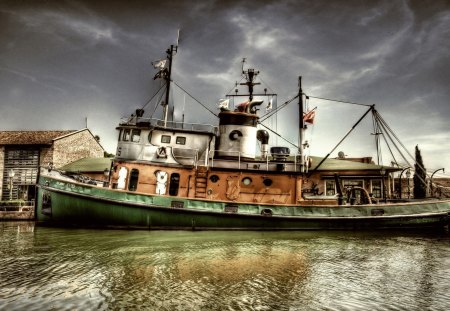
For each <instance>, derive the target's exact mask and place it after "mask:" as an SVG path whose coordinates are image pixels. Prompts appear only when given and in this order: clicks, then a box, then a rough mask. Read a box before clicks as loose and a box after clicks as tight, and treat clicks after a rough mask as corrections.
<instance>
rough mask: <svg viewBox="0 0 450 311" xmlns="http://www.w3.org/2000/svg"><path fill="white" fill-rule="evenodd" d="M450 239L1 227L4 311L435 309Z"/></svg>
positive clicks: (449, 267)
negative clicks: (84, 310)
mask: <svg viewBox="0 0 450 311" xmlns="http://www.w3.org/2000/svg"><path fill="white" fill-rule="evenodd" d="M449 241H450V239H449V236H448V235H447V234H443V235H439V234H424V233H420V234H405V233H398V234H389V235H387V234H386V233H385V232H381V233H380V232H378V233H369V232H368V233H355V232H189V231H173V232H168V231H119V230H117V231H112V230H84V229H83V230H82V229H79V230H78V229H60V228H43V227H36V228H35V227H34V224H33V223H9V222H8V223H0V255H1V258H2V264H1V266H0V309H7V310H24V309H26V310H52V309H58V310H74V309H77V310H81V309H99V310H109V309H148V310H156V309H158V310H324V309H326V310H343V309H345V310H374V309H376V310H383V309H385V310H388V309H403V310H422V309H427V310H433V309H435V310H439V309H442V308H443V307H445V306H446V304H447V301H448V299H449V298H450V291H449V289H450V288H449V285H448V284H450V261H449V259H448V253H449V251H450V244H449Z"/></svg>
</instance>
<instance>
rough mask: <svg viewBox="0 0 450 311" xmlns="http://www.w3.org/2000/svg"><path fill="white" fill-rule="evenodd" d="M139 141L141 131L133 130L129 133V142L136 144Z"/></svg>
mask: <svg viewBox="0 0 450 311" xmlns="http://www.w3.org/2000/svg"><path fill="white" fill-rule="evenodd" d="M140 140H141V130H139V129H133V130H132V131H131V142H133V143H138V142H139V141H140Z"/></svg>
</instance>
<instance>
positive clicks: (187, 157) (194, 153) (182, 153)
mask: <svg viewBox="0 0 450 311" xmlns="http://www.w3.org/2000/svg"><path fill="white" fill-rule="evenodd" d="M172 156H173V158H174V159H175V161H177V162H178V163H180V164H184V165H193V166H194V167H195V168H196V169H197V166H198V165H199V150H198V149H188V148H175V147H172Z"/></svg>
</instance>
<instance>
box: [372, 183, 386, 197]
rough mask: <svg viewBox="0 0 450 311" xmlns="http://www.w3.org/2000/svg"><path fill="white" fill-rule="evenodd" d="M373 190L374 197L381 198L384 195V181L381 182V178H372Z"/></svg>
mask: <svg viewBox="0 0 450 311" xmlns="http://www.w3.org/2000/svg"><path fill="white" fill-rule="evenodd" d="M371 184H372V187H371V192H372V196H373V197H374V198H381V197H382V196H383V194H382V191H381V190H382V183H381V179H372V180H371Z"/></svg>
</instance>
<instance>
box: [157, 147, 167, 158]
mask: <svg viewBox="0 0 450 311" xmlns="http://www.w3.org/2000/svg"><path fill="white" fill-rule="evenodd" d="M156 157H158V158H167V151H166V147H158V149H156Z"/></svg>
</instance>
